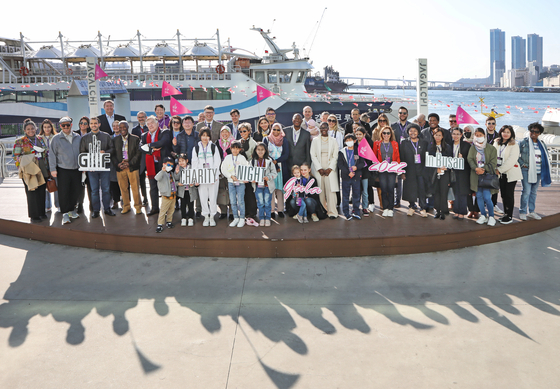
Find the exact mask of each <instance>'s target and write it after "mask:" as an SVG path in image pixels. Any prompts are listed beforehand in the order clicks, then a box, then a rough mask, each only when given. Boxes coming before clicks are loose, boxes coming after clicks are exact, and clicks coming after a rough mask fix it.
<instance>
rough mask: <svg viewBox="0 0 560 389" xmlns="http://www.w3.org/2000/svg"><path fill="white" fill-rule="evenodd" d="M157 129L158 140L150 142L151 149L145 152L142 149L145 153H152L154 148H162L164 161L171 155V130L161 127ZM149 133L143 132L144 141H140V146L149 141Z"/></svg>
mask: <svg viewBox="0 0 560 389" xmlns="http://www.w3.org/2000/svg"><path fill="white" fill-rule="evenodd" d="M157 131H159V135H158V141H157V142H152V143H150V151H148V152H145V151H143V150H142V152H143V153H144V154H152V152H153V149H157V148H161V150H160V152H161V160H162V161H163V160H164V159H165V158H166V157H171V146H172V144H171V131H170V130H161V129H157ZM148 134H149V132H145V133H143V134H142V142H141V143H140V146H142V145H145V144H147V143H148V141H147V139H148Z"/></svg>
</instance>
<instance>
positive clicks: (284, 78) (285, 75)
mask: <svg viewBox="0 0 560 389" xmlns="http://www.w3.org/2000/svg"><path fill="white" fill-rule="evenodd" d="M293 73H294V72H287V71H280V72H279V74H280V77H279V78H280V83H282V84H289V83H290V82H292V74H293Z"/></svg>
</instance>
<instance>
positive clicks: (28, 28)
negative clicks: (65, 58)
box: [0, 0, 560, 81]
mask: <svg viewBox="0 0 560 389" xmlns="http://www.w3.org/2000/svg"><path fill="white" fill-rule="evenodd" d="M172 3H175V4H174V5H173V6H166V5H165V4H166V2H162V3H159V2H154V1H145V0H138V1H136V2H134V3H132V2H114V1H105V0H100V1H96V2H89V3H76V2H75V1H68V0H62V1H56V0H54V1H49V2H45V1H43V0H28V1H27V2H26V6H25V7H26V9H28V10H32V11H31V12H29V11H28V12H27V14H28V15H26V16H19V15H21V14H22V10H21V6H20V3H17V2H13V1H12V2H9V3H8V4H7V5H4V6H3V10H4V12H3V14H4V15H14V17H10V18H7V17H4V18H3V20H2V23H1V24H0V36H2V37H7V38H19V33H20V31H21V32H22V33H23V34H24V36H25V37H26V38H27V39H28V40H29V41H42V40H53V41H54V40H57V36H58V32H59V31H61V32H62V34H63V35H64V36H65V38H67V39H69V40H82V39H83V40H91V41H93V40H94V39H96V36H97V31H98V30H99V31H101V33H102V34H103V36H105V37H108V36H110V37H111V39H131V38H133V37H134V36H135V35H136V30H140V32H141V33H142V35H143V36H144V37H146V38H151V39H168V40H172V39H173V37H174V35H175V34H176V32H177V29H179V30H180V32H181V34H182V35H183V36H184V37H186V38H210V37H212V36H214V34H215V33H216V29H219V30H220V37H221V40H222V42H225V41H226V40H227V39H228V38H230V39H231V44H232V46H234V47H241V48H244V49H247V50H250V51H252V52H255V53H256V54H258V55H263V54H264V49H265V44H264V40H263V39H262V38H261V36H260V34H258V33H257V32H254V31H250V30H249V29H250V28H251V27H252V26H253V25H254V26H255V27H260V28H263V29H265V30H267V29H270V30H271V35H272V36H275V37H276V38H277V39H276V43H277V44H278V46H280V48H290V47H291V46H292V44H293V43H294V42H295V43H296V45H297V46H298V47H299V49H300V54H301V55H309V57H310V59H311V60H312V61H313V66H314V67H315V71H320V72H322V68H323V67H324V66H326V65H331V66H333V67H334V68H335V70H337V71H339V72H340V75H341V77H372V78H402V77H405V78H407V79H415V78H416V75H417V62H416V61H417V59H418V58H427V59H428V78H429V79H430V80H432V81H455V80H457V79H460V78H463V77H468V78H473V77H478V78H481V77H488V76H489V72H490V63H489V62H490V54H489V52H490V29H493V28H500V29H501V30H503V31H505V32H506V67H507V68H510V67H511V37H512V36H515V35H519V36H522V37H524V38H526V37H527V34H531V33H536V34H539V35H540V36H542V37H543V44H544V47H543V53H544V59H543V62H544V65H545V66H547V65H551V64H560V38H558V37H560V23H558V19H557V18H558V15H559V14H560V2H559V1H557V0H556V1H550V0H545V1H539V2H537V3H535V4H538V6H533V5H532V4H531V3H528V2H526V1H522V0H509V1H504V0H493V1H491V2H488V1H480V0H472V1H469V2H459V1H443V0H425V1H415V0H412V1H411V0H401V1H399V2H395V1H388V0H387V1H379V0H376V1H367V2H365V1H363V2H362V1H358V2H348V3H345V2H341V1H338V0H337V1H332V0H325V1H321V2H317V1H311V2H302V1H292V0H283V1H281V2H264V1H245V2H232V1H229V0H228V1H225V0H216V1H212V2H208V1H207V2H200V3H198V2H196V3H195V2H192V1H188V2H180V3H179V2H172ZM172 3H171V2H170V3H169V4H172ZM194 4H196V6H194ZM78 7H79V8H78ZM86 7H93V8H94V9H95V10H99V11H91V10H89V9H87V8H86ZM325 7H326V10H325V11H324V8H325ZM171 9H172V12H170V11H171ZM323 11H324V17H323V19H322V21H321V23H320V24H319V21H320V19H321V15H322V14H323ZM316 31H317V34H316V36H315V32H316ZM314 36H315V41H314V44H313V46H311V42H312V41H313V37H314ZM33 46H34V48H39V47H40V46H41V45H40V44H36V45H33ZM304 49H305V50H304Z"/></svg>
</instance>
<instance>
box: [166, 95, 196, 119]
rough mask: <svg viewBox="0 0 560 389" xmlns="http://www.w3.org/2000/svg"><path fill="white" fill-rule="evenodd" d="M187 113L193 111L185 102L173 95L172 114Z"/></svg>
mask: <svg viewBox="0 0 560 389" xmlns="http://www.w3.org/2000/svg"><path fill="white" fill-rule="evenodd" d="M185 113H192V112H191V111H189V110H188V109H187V108H186V107H185V106H184V105H183V104H181V103H180V102H178V101H177V100H176V99H175V98H174V97H173V96H171V115H183V114H185Z"/></svg>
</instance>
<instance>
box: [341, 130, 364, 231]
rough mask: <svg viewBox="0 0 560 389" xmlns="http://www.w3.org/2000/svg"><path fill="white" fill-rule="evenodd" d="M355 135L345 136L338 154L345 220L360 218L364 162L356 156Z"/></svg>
mask: <svg viewBox="0 0 560 389" xmlns="http://www.w3.org/2000/svg"><path fill="white" fill-rule="evenodd" d="M355 142H356V135H354V134H346V136H345V137H344V143H345V144H346V147H344V148H343V149H342V150H340V151H339V152H338V168H339V169H340V177H341V179H342V212H343V213H344V216H345V217H346V220H352V218H354V219H358V220H361V219H362V217H361V216H360V195H361V191H360V183H361V181H362V168H363V167H365V162H364V160H363V158H362V157H360V156H359V155H358V150H357V148H356V147H354V146H355ZM350 189H352V208H353V209H352V214H350V207H349V201H350Z"/></svg>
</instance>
